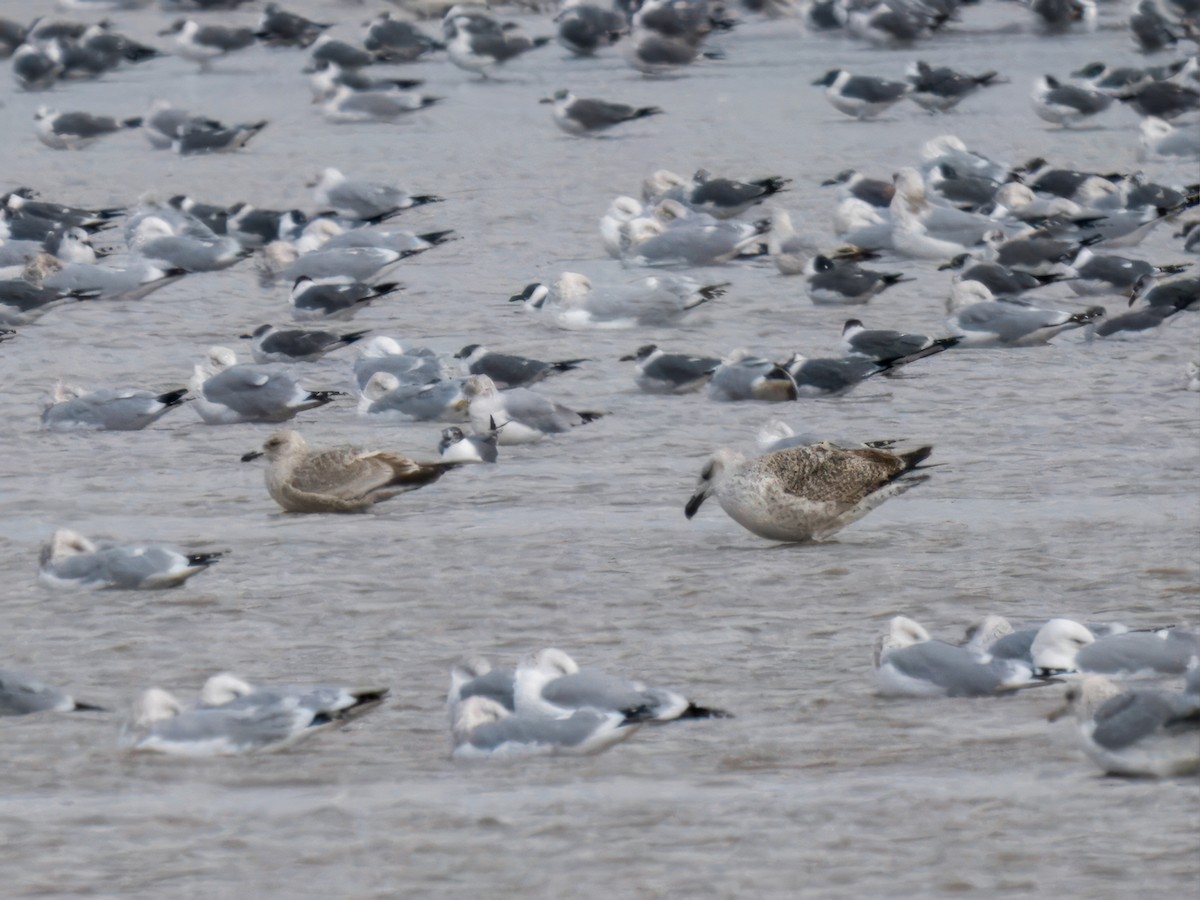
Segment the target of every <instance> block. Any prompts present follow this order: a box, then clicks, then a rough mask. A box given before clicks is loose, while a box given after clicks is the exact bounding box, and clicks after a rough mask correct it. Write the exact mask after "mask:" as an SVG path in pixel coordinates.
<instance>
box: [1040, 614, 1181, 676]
mask: <svg viewBox="0 0 1200 900" xmlns="http://www.w3.org/2000/svg"><path fill="white" fill-rule="evenodd" d="M1030 654H1031V656H1032V659H1033V665H1034V668H1035V669H1036V670H1038V671H1042V672H1050V673H1058V672H1087V673H1094V674H1102V675H1181V674H1183V673H1184V672H1185V671H1186V670H1187V669H1188V668H1189V667H1191V666H1192V663H1193V661H1195V660H1198V659H1200V632H1195V631H1187V630H1185V629H1182V628H1168V629H1163V630H1161V631H1156V632H1146V631H1130V632H1126V633H1124V634H1111V635H1106V636H1104V637H1099V638H1098V637H1096V635H1095V634H1093V633H1092V631H1091V630H1090V629H1089V628H1088V627H1087V626H1085V625H1082V624H1080V623H1079V622H1075V621H1072V620H1071V619H1051V620H1050V621H1049V622H1047V623H1046V624H1044V625H1043V626H1042V627H1041V628H1040V629H1039V630H1038V633H1037V635H1036V636H1035V637H1034V639H1033V643H1032V645H1031V646H1030Z"/></svg>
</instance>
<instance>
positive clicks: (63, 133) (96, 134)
mask: <svg viewBox="0 0 1200 900" xmlns="http://www.w3.org/2000/svg"><path fill="white" fill-rule="evenodd" d="M33 120H34V122H36V123H37V137H38V140H39V141H41V142H42V143H43V144H45V145H46V146H47V147H50V148H51V149H52V150H82V149H83V148H84V147H88V146H90V145H92V144H94V143H95V142H96V141H98V140H100V138H102V137H104V136H105V135H109V134H114V133H115V132H118V131H123V130H125V129H129V128H140V127H141V126H142V119H141V117H140V116H135V117H133V118H130V119H119V120H118V119H114V118H113V117H112V116H94V115H92V114H91V113H87V112H65V113H64V112H59V111H58V110H56V109H51V108H50V107H48V106H39V107H38V108H37V112H35V113H34V115H33Z"/></svg>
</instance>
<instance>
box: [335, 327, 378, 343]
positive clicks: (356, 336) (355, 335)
mask: <svg viewBox="0 0 1200 900" xmlns="http://www.w3.org/2000/svg"><path fill="white" fill-rule="evenodd" d="M370 333H371V332H370V330H367V331H347V332H346V333H345V334H343V335H342V336H341V337H340V338H339V340H340V341H341V342H342V343H343V344H353V343H354V342H355V341H361V340H362V339H363V338H365V337H366V336H367V335H368V334H370Z"/></svg>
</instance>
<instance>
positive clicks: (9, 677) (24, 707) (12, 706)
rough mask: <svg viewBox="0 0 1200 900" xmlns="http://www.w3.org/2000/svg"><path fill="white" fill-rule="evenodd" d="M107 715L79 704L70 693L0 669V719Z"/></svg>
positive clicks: (37, 680) (95, 707)
mask: <svg viewBox="0 0 1200 900" xmlns="http://www.w3.org/2000/svg"><path fill="white" fill-rule="evenodd" d="M76 710H79V711H89V712H104V709H103V707H99V706H93V705H92V704H90V703H80V702H78V701H76V700H75V698H74V697H72V696H71V695H70V694H67V693H66V692H65V691H62V690H60V689H59V688H56V687H51V686H50V685H48V684H46V683H44V682H43V681H41V680H40V679H38V678H34V677H33V676H32V675H27V674H25V673H24V672H18V671H16V670H14V669H0V716H24V715H28V714H29V713H38V712H75V711H76Z"/></svg>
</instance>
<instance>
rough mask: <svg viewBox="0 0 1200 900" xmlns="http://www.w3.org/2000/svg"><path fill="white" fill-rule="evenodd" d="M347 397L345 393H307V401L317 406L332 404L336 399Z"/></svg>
mask: <svg viewBox="0 0 1200 900" xmlns="http://www.w3.org/2000/svg"><path fill="white" fill-rule="evenodd" d="M345 396H347V394H346V392H345V391H309V392H308V399H309V400H313V401H315V402H316V404H317V405H318V406H324V405H325V404H326V403H332V402H333V401H334V399H335V398H337V397H345Z"/></svg>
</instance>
